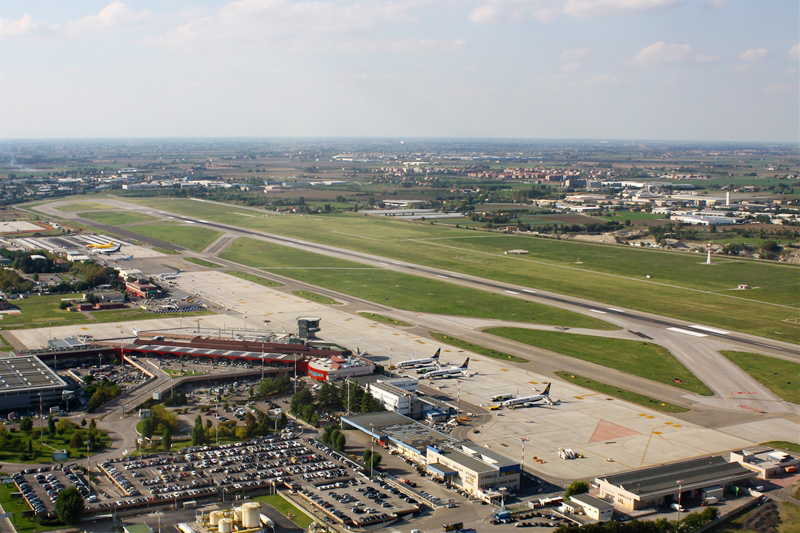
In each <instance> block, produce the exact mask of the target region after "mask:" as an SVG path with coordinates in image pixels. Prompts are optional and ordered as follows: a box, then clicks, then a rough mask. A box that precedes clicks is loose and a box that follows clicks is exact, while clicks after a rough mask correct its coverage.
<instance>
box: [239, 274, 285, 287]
mask: <svg viewBox="0 0 800 533" xmlns="http://www.w3.org/2000/svg"><path fill="white" fill-rule="evenodd" d="M226 274H230V275H231V276H236V277H237V278H242V279H244V280H247V281H252V282H253V283H258V284H259V285H263V286H265V287H282V286H283V283H278V282H277V281H272V280H271V279H267V278H262V277H261V276H256V275H255V274H249V273H247V272H239V271H238V270H230V271H228V272H226Z"/></svg>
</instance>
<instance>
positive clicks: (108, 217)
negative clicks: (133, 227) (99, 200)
mask: <svg viewBox="0 0 800 533" xmlns="http://www.w3.org/2000/svg"><path fill="white" fill-rule="evenodd" d="M78 216H79V217H82V218H88V219H89V220H94V221H95V222H99V223H100V224H106V225H108V226H121V225H123V224H137V223H139V222H151V221H153V220H158V219H157V218H156V217H151V216H150V215H145V214H144V213H137V212H136V211H93V212H89V213H78Z"/></svg>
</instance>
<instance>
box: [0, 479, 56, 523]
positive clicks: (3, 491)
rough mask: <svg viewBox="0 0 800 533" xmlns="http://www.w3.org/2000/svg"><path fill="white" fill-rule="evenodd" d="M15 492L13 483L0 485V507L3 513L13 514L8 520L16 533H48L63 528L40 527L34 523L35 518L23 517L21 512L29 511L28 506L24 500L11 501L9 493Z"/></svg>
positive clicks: (15, 488)
mask: <svg viewBox="0 0 800 533" xmlns="http://www.w3.org/2000/svg"><path fill="white" fill-rule="evenodd" d="M12 492H17V487H16V486H15V485H14V484H13V483H9V484H7V485H0V505H2V506H3V511H5V512H7V513H14V517H13V518H10V520H11V523H12V524H14V529H16V530H17V533H33V532H34V531H50V530H52V529H62V528H63V527H64V526H63V525H61V526H42V525H39V524H37V523H36V518H35V517H33V516H30V517H23V516H22V513H23V511H30V510H31V508H30V506H29V505H28V504H27V503H26V502H25V499H24V498H20V499H18V500H14V499H11V493H12Z"/></svg>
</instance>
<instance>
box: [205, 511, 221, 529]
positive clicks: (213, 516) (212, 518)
mask: <svg viewBox="0 0 800 533" xmlns="http://www.w3.org/2000/svg"><path fill="white" fill-rule="evenodd" d="M220 518H222V513H221V512H220V511H211V512H210V513H209V515H208V523H209V524H210V525H212V526H213V527H217V526H218V525H219V519H220Z"/></svg>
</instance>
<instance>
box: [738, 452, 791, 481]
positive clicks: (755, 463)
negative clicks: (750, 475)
mask: <svg viewBox="0 0 800 533" xmlns="http://www.w3.org/2000/svg"><path fill="white" fill-rule="evenodd" d="M731 462H732V463H739V464H740V465H742V466H743V467H745V468H747V469H748V470H752V471H753V472H755V473H756V475H757V476H758V477H759V478H761V479H767V478H770V477H776V476H779V475H781V474H792V473H794V472H797V465H798V464H800V459H798V458H796V457H793V456H791V455H789V454H788V453H786V452H781V451H777V450H766V451H762V452H753V451H748V450H742V451H738V452H731Z"/></svg>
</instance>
